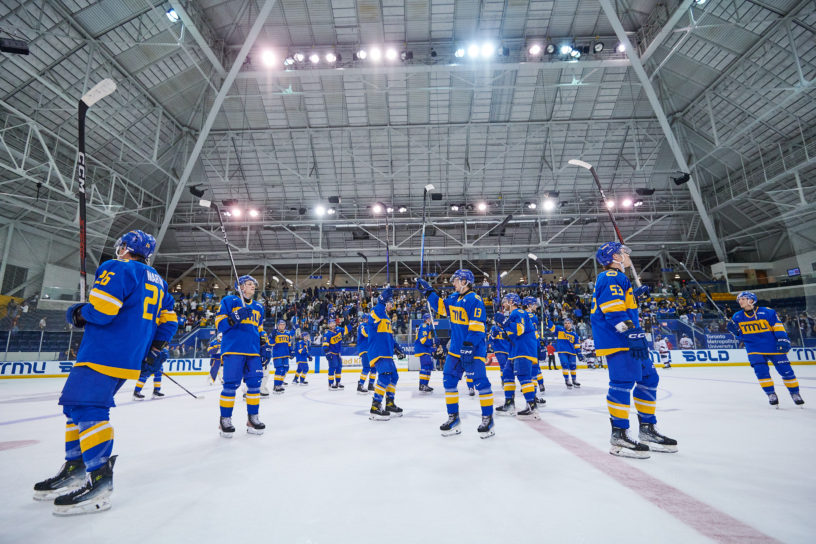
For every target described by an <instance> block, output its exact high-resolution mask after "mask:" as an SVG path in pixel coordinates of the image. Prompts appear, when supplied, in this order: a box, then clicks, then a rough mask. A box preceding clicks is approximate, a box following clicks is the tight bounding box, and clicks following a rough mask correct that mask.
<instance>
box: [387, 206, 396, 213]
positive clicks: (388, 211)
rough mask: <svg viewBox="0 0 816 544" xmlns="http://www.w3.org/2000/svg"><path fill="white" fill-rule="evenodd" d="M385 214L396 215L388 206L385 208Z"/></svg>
mask: <svg viewBox="0 0 816 544" xmlns="http://www.w3.org/2000/svg"><path fill="white" fill-rule="evenodd" d="M385 213H394V208H392V207H391V206H388V207H387V208H385Z"/></svg>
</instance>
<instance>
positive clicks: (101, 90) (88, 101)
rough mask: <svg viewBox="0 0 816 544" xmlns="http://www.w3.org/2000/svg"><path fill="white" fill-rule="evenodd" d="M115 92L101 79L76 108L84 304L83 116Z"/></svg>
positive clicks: (81, 295)
mask: <svg viewBox="0 0 816 544" xmlns="http://www.w3.org/2000/svg"><path fill="white" fill-rule="evenodd" d="M115 90H116V83H115V82H114V81H113V80H112V79H103V80H102V81H100V82H99V83H97V84H96V85H94V86H93V88H92V89H91V90H90V91H88V92H87V93H85V94H84V95H83V96H82V98H81V99H80V100H79V105H78V107H77V132H78V134H77V140H78V142H77V184H78V186H79V187H78V194H77V197H78V198H79V280H80V281H79V301H80V302H85V289H86V288H87V285H86V276H87V273H86V271H85V254H86V253H87V248H88V245H87V243H88V242H87V240H88V239H87V235H86V232H85V224H86V210H85V116H86V114H87V113H88V109H89V108H90V107H91V106H93V105H94V104H96V103H97V102H99V101H100V100H102V99H103V98H105V97H106V96H108V95H109V94H111V93H112V92H113V91H115Z"/></svg>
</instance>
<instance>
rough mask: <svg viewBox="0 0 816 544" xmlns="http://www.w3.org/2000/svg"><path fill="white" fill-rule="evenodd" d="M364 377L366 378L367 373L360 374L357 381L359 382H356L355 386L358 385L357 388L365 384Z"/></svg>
mask: <svg viewBox="0 0 816 544" xmlns="http://www.w3.org/2000/svg"><path fill="white" fill-rule="evenodd" d="M366 376H368V373H367V372H361V373H360V379H359V380H357V385H358V386H360V385H363V384H365V381H366Z"/></svg>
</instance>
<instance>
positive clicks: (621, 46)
mask: <svg viewBox="0 0 816 544" xmlns="http://www.w3.org/2000/svg"><path fill="white" fill-rule="evenodd" d="M615 51H617V52H618V53H623V52H625V51H626V44H624V43H619V44H618V46H617V47H615Z"/></svg>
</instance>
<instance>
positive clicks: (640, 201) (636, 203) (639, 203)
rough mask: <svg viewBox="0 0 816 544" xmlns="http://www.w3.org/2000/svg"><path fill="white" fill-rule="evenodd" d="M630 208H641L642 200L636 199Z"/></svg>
mask: <svg viewBox="0 0 816 544" xmlns="http://www.w3.org/2000/svg"><path fill="white" fill-rule="evenodd" d="M632 206H634V207H635V208H640V207H641V206H643V200H641V199H637V200H635V201H634V202H633V203H632Z"/></svg>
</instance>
